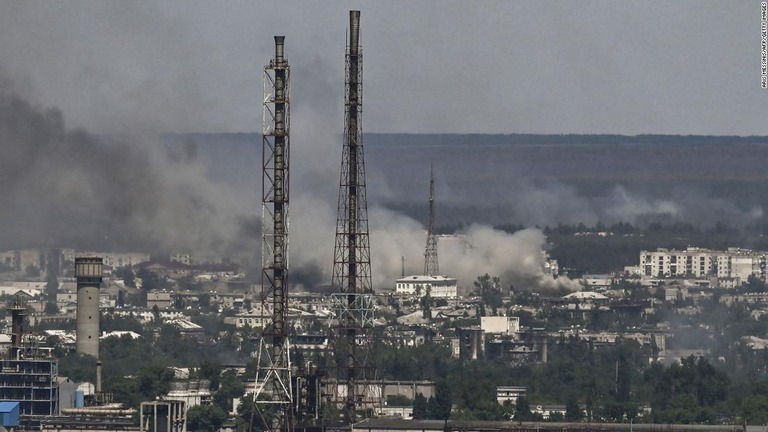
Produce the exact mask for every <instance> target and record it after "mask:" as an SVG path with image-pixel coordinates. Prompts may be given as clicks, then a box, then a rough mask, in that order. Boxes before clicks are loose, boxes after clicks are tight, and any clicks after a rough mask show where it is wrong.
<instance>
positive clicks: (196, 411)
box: [187, 405, 227, 432]
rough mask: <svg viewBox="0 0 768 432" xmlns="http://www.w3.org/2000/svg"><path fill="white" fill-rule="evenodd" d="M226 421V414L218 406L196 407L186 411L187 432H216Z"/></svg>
mask: <svg viewBox="0 0 768 432" xmlns="http://www.w3.org/2000/svg"><path fill="white" fill-rule="evenodd" d="M225 421H227V413H226V412H225V411H224V410H222V409H221V407H219V406H218V405H198V406H193V407H192V408H190V409H189V411H187V430H188V431H189V432H210V431H217V430H219V429H220V428H221V425H223V424H224V422H225Z"/></svg>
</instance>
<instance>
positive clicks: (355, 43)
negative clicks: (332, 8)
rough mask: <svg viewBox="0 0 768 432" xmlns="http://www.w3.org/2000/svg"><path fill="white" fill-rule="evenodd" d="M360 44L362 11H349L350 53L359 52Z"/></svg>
mask: <svg viewBox="0 0 768 432" xmlns="http://www.w3.org/2000/svg"><path fill="white" fill-rule="evenodd" d="M359 45H360V11H359V10H351V11H349V53H350V54H357V50H358V48H359Z"/></svg>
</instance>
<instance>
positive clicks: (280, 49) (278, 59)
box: [275, 36, 285, 64]
mask: <svg viewBox="0 0 768 432" xmlns="http://www.w3.org/2000/svg"><path fill="white" fill-rule="evenodd" d="M284 48H285V36H275V63H277V64H281V63H282V62H283V60H284V57H285V51H284Z"/></svg>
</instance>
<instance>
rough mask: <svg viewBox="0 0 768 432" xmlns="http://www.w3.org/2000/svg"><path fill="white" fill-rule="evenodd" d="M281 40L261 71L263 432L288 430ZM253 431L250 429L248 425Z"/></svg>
mask: <svg viewBox="0 0 768 432" xmlns="http://www.w3.org/2000/svg"><path fill="white" fill-rule="evenodd" d="M284 40H285V37H284V36H275V58H274V59H272V60H270V62H269V63H268V64H267V65H266V66H264V110H263V118H262V122H263V123H262V124H263V127H262V184H261V187H262V204H263V205H262V215H261V221H262V250H261V260H262V272H261V281H262V295H261V311H262V316H269V312H270V311H271V322H269V323H266V324H265V325H264V326H263V328H262V337H261V344H260V347H259V355H258V359H257V361H258V373H257V378H256V379H257V389H256V392H255V393H254V402H255V405H256V408H257V410H256V411H258V414H259V415H260V416H261V420H262V422H263V423H264V424H265V425H266V427H267V429H268V430H272V431H279V430H282V431H290V430H292V429H293V415H292V411H291V407H292V391H291V364H290V344H289V340H288V329H287V328H286V311H287V305H288V300H287V288H288V285H287V280H288V186H289V172H290V171H289V159H290V158H289V156H290V140H289V136H290V121H289V119H290V67H289V66H288V62H287V61H286V60H285V57H284V45H283V44H284ZM251 426H252V425H251Z"/></svg>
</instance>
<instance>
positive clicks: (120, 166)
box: [0, 81, 258, 253]
mask: <svg viewBox="0 0 768 432" xmlns="http://www.w3.org/2000/svg"><path fill="white" fill-rule="evenodd" d="M0 154H1V155H2V157H1V158H0V202H2V203H3V205H2V210H0V249H11V248H21V247H30V246H41V245H42V246H68V247H76V248H96V249H101V250H144V251H155V252H156V251H187V252H195V251H205V252H208V253H210V252H218V253H224V252H237V251H238V246H240V245H241V244H242V242H246V241H247V242H250V243H251V244H253V243H254V242H256V241H257V240H256V239H257V237H256V236H258V233H254V230H253V229H252V228H253V225H258V224H254V223H253V221H252V220H249V219H248V218H247V217H246V215H249V214H255V212H253V211H250V212H249V211H247V210H248V205H247V204H246V203H244V200H239V199H238V197H236V196H232V195H231V194H229V193H228V191H227V190H226V189H225V188H223V187H221V186H220V185H218V184H215V183H213V182H211V181H210V180H208V178H207V175H206V169H205V166H204V164H202V163H200V162H199V161H197V160H196V157H195V151H194V144H193V143H190V144H189V145H187V146H186V148H185V151H184V152H183V154H182V155H181V156H180V155H179V154H173V155H169V154H168V153H167V152H165V151H164V148H163V146H162V145H161V144H160V143H159V141H158V140H155V139H153V138H141V139H134V138H126V139H124V140H122V139H109V140H106V139H100V138H98V137H95V136H92V135H89V134H88V133H87V132H86V131H84V130H68V129H67V128H66V125H65V121H64V117H63V115H62V113H61V112H60V111H59V110H58V109H55V108H45V109H44V108H41V107H38V106H35V105H33V104H31V103H29V102H27V101H26V100H24V99H23V98H22V97H20V96H19V95H17V94H15V93H14V92H12V91H11V90H10V83H9V82H8V81H0ZM222 206H226V211H221V208H222ZM233 209H235V210H242V211H234V212H233V211H232V210H233ZM254 234H255V236H254Z"/></svg>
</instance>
